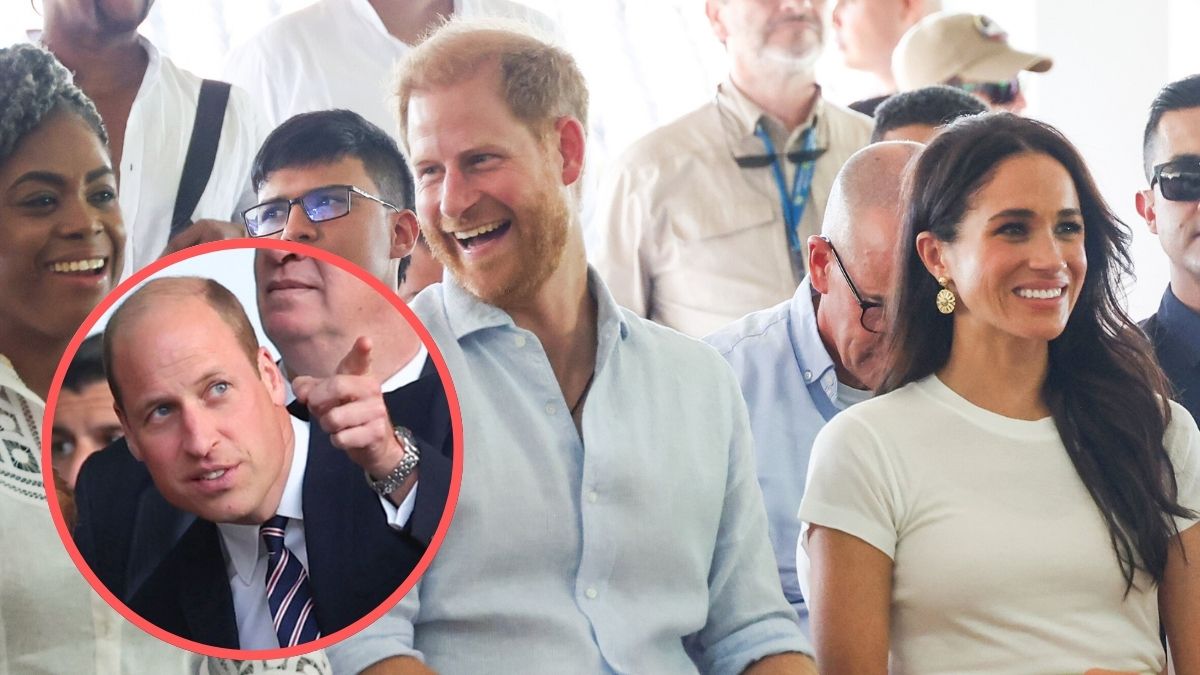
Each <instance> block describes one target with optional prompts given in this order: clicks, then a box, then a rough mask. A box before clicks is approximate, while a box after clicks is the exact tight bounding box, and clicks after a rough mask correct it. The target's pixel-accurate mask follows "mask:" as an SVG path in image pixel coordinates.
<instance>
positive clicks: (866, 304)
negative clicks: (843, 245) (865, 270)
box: [821, 235, 884, 333]
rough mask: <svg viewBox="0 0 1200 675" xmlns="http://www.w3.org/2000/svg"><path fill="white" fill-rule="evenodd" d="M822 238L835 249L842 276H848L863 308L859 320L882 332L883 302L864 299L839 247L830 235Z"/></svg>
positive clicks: (847, 282)
mask: <svg viewBox="0 0 1200 675" xmlns="http://www.w3.org/2000/svg"><path fill="white" fill-rule="evenodd" d="M821 240H822V241H824V242H825V243H826V244H829V250H830V251H833V259H834V260H835V261H837V266H838V269H839V270H841V271H842V276H843V277H845V278H846V285H847V286H849V287H850V292H851V293H853V294H854V299H855V300H856V301H857V302H858V307H859V309H861V310H862V315H861V316H859V317H858V322H859V323H861V324H862V327H863V328H865V329H866V330H867V331H868V332H871V333H882V332H883V327H884V326H883V323H884V315H883V303H882V302H875V301H874V300H863V296H862V294H861V293H859V292H858V287H857V286H855V285H854V281H853V280H852V279H850V273H849V272H847V271H846V266H845V265H843V264H842V257H841V256H840V255H838V252H837V249H836V248H834V247H833V242H832V241H829V237H826V236H824V235H821Z"/></svg>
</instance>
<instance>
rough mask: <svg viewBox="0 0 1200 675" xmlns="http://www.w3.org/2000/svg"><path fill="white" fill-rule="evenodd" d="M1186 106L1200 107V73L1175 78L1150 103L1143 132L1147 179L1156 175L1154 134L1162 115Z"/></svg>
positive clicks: (1143, 158)
mask: <svg viewBox="0 0 1200 675" xmlns="http://www.w3.org/2000/svg"><path fill="white" fill-rule="evenodd" d="M1184 108H1200V75H1189V76H1188V77H1185V78H1183V79H1182V80H1175V81H1174V82H1172V83H1170V84H1168V85H1167V86H1165V87H1163V88H1162V89H1160V90H1159V92H1158V96H1155V97H1154V102H1153V103H1151V104H1150V118H1149V119H1147V120H1146V131H1145V132H1143V133H1142V167H1143V168H1144V169H1145V170H1146V180H1147V181H1149V180H1150V179H1151V178H1153V177H1154V166H1153V165H1152V164H1151V162H1153V161H1154V158H1153V157H1152V155H1153V154H1154V136H1155V134H1157V133H1158V124H1159V122H1161V121H1162V116H1163V115H1165V114H1166V113H1169V112H1171V111H1172V110H1182V109H1184Z"/></svg>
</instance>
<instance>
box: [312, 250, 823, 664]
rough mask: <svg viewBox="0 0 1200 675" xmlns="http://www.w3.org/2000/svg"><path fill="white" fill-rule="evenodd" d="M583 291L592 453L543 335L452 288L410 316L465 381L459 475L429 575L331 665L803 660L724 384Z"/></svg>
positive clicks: (710, 358)
mask: <svg viewBox="0 0 1200 675" xmlns="http://www.w3.org/2000/svg"><path fill="white" fill-rule="evenodd" d="M589 282H590V283H589V286H590V289H591V293H592V295H593V297H594V298H595V300H596V303H597V306H598V314H597V349H596V361H595V375H594V379H593V381H592V385H591V389H590V391H589V393H588V397H587V401H586V403H585V404H584V406H583V410H582V426H581V428H582V435H581V434H580V433H579V432H578V431H576V428H575V424H574V422H573V421H572V418H571V414H570V411H569V404H568V403H567V401H565V400H564V399H563V394H562V391H561V390H560V388H559V384H558V381H557V380H556V378H555V375H554V371H553V369H552V368H551V366H550V363H549V360H548V359H547V357H546V353H545V351H544V349H543V347H542V345H541V343H540V341H539V340H538V338H537V336H536V335H535V334H534V333H532V332H530V331H527V330H525V329H522V328H520V327H518V326H516V325H515V324H514V323H513V320H512V319H511V318H510V317H509V315H508V314H507V313H505V312H504V311H502V310H500V309H498V308H496V307H493V306H491V305H487V304H485V303H483V302H481V301H479V300H477V299H475V298H474V297H472V296H470V295H469V294H468V293H467V292H466V291H464V290H463V289H462V288H461V287H460V286H458V285H457V284H456V283H454V282H453V281H452V280H448V281H447V282H445V283H443V284H440V285H434V286H432V287H430V288H428V289H426V290H425V291H423V292H422V293H421V294H420V295H419V296H418V297H417V298H416V300H414V301H413V304H412V307H413V310H414V311H415V312H416V313H417V316H419V317H420V318H421V320H422V321H423V322H424V323H425V326H426V328H428V329H429V331H430V333H431V334H432V335H433V337H434V339H435V340H436V341H437V343H438V345H439V347H440V348H441V351H442V355H443V356H444V357H445V359H446V362H447V365H448V366H449V369H450V372H451V374H452V375H453V376H454V382H455V387H456V390H457V393H458V399H459V403H460V405H461V407H462V419H463V424H464V429H463V441H464V444H465V447H464V456H465V457H467V458H468V461H467V463H466V466H464V468H463V475H462V489H461V492H460V493H459V500H458V505H457V507H456V510H455V515H454V521H453V522H452V524H451V526H450V529H449V531H448V532H447V534H446V538H445V539H444V541H443V542H442V547H441V549H439V551H438V555H437V557H436V558H434V560H433V563H432V564H431V565H430V567H429V569H428V570H427V571H426V573H425V575H424V576H423V577H422V578H421V581H420V583H419V584H418V585H417V587H415V588H414V590H413V591H411V592H410V593H409V594H408V595H407V596H406V597H405V598H404V599H403V600H402V601H401V602H400V604H399V605H397V606H396V608H395V609H394V610H393V611H392V612H390V613H389V614H388V615H386V616H385V618H384V619H383V620H381V621H379V622H377V623H376V624H375V625H374V626H371V627H368V628H367V629H365V630H364V631H363V632H362V633H360V634H359V635H357V636H355V637H352V638H350V639H348V640H347V641H345V642H344V643H342V644H341V645H339V646H338V647H335V648H331V649H329V650H328V653H329V656H330V661H331V663H333V665H334V668H335V669H337V670H338V671H339V672H341V671H343V670H344V671H346V672H357V671H358V670H359V669H361V668H362V667H363V666H365V665H368V664H370V663H373V662H375V661H378V660H379V659H382V658H386V657H388V656H393V655H399V654H412V655H421V656H423V658H424V659H425V662H426V663H428V664H429V665H430V666H431V667H433V668H434V669H436V670H437V671H439V672H442V673H447V674H454V673H477V672H564V673H565V672H570V673H688V672H696V671H697V669H699V671H701V672H706V673H740V672H741V671H742V670H743V669H745V667H746V666H747V665H749V664H750V663H751V662H752V661H755V660H757V659H760V658H762V657H764V656H767V655H770V654H774V653H779V652H787V651H801V650H803V649H804V648H805V643H804V641H803V638H802V636H801V635H800V632H799V629H798V628H797V626H796V624H795V621H794V620H793V617H792V612H791V610H790V609H789V608H788V606H787V603H786V601H785V600H784V598H783V595H782V593H781V592H780V590H779V585H778V583H777V582H776V579H775V575H774V573H773V570H772V567H771V551H770V542H769V539H768V537H767V529H766V519H765V517H764V512H763V506H762V496H761V493H760V492H759V489H758V484H757V483H756V482H755V480H754V467H753V461H754V460H753V457H752V454H751V452H752V451H751V447H750V446H751V440H750V429H749V424H748V421H747V419H746V412H745V406H744V404H743V402H742V399H741V395H740V394H739V393H738V390H737V384H736V383H735V382H734V380H733V376H732V374H731V373H730V372H729V368H728V367H727V366H726V365H725V364H724V363H723V362H722V361H721V360H720V358H719V357H718V356H717V354H716V353H715V352H713V351H712V350H711V349H710V348H709V347H707V346H705V345H703V344H702V343H700V342H697V341H695V340H691V339H688V338H686V337H683V336H681V335H679V334H678V333H675V332H674V331H670V330H666V329H663V328H661V327H659V326H655V325H653V324H651V323H649V322H646V321H642V320H639V319H637V318H636V317H634V316H633V315H632V314H631V313H629V312H627V311H624V310H621V309H620V308H619V307H617V305H616V303H615V302H614V300H613V299H612V296H611V295H610V294H609V292H608V290H607V289H606V288H605V286H604V283H603V282H602V281H601V280H600V278H599V276H598V275H597V274H596V273H595V271H591V272H590V273H589Z"/></svg>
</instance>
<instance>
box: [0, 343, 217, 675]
mask: <svg viewBox="0 0 1200 675" xmlns="http://www.w3.org/2000/svg"><path fill="white" fill-rule="evenodd" d="M44 411H45V403H44V402H43V401H42V399H41V397H39V396H38V395H37V394H35V393H34V392H33V391H31V390H30V389H29V387H27V386H25V384H24V383H23V382H22V381H21V378H20V377H19V376H18V375H17V373H16V371H15V370H13V367H12V364H11V363H10V362H9V361H8V359H6V358H4V356H3V355H0V448H3V452H0V548H2V549H3V551H4V553H3V555H0V672H2V673H131V674H132V673H146V672H154V673H178V674H179V675H183V674H184V673H194V672H197V667H198V664H199V662H200V657H199V656H197V655H195V654H191V653H190V652H186V651H183V650H182V649H178V648H175V647H172V646H170V645H168V644H166V643H165V642H162V641H160V640H158V639H157V638H153V637H151V636H150V635H148V634H147V633H145V632H143V631H142V630H140V629H138V628H137V627H135V626H134V625H133V624H131V623H129V622H128V621H126V620H125V618H124V617H122V616H121V615H119V614H117V613H116V611H114V610H113V609H112V608H111V607H109V606H108V604H107V603H106V602H105V601H104V600H103V599H102V598H101V597H100V596H99V595H97V594H96V593H95V592H94V591H93V590H92V589H91V588H90V587H89V586H88V583H87V581H85V580H84V578H83V575H81V574H80V573H79V570H78V569H76V568H75V564H74V563H73V562H72V561H71V558H70V556H68V555H67V551H66V549H65V548H64V547H63V543H62V541H61V540H60V539H59V536H58V532H57V531H56V530H55V527H54V522H53V521H52V520H51V518H50V507H49V505H48V503H47V499H46V489H45V486H44V485H43V484H42V469H41V458H42V454H41V435H42V416H43V413H44Z"/></svg>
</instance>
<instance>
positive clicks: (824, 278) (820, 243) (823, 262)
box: [808, 234, 836, 295]
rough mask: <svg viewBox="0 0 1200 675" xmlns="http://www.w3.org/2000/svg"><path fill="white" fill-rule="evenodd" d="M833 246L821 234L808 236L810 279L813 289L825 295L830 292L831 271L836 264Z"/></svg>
mask: <svg viewBox="0 0 1200 675" xmlns="http://www.w3.org/2000/svg"><path fill="white" fill-rule="evenodd" d="M834 264H836V263H834V260H833V247H832V246H831V245H830V244H829V242H828V241H826V240H825V238H824V237H821V236H820V235H816V234H814V235H812V236H810V237H809V238H808V279H809V282H808V283H809V284H810V285H812V287H813V290H815V291H816V292H818V293H820V294H821V295H825V294H826V293H828V292H829V275H830V274H831V272H830V271H829V270H830V269H832V268H831V265H834Z"/></svg>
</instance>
